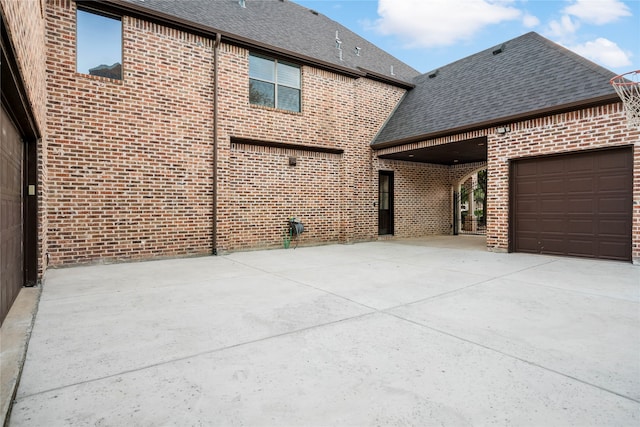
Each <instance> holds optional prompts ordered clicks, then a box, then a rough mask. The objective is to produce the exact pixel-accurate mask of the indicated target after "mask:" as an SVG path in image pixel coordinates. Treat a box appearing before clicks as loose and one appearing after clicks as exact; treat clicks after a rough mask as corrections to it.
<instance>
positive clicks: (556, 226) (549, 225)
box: [511, 148, 633, 261]
mask: <svg viewBox="0 0 640 427" xmlns="http://www.w3.org/2000/svg"><path fill="white" fill-rule="evenodd" d="M511 185H512V187H511V188H512V189H513V193H512V205H511V206H512V213H513V215H512V236H513V239H512V249H513V250H514V251H516V252H529V253H541V254H553V255H570V256H579V257H589V258H603V259H615V260H625V261H628V260H631V216H632V200H633V196H632V194H633V193H632V188H633V152H632V150H631V148H624V149H613V150H600V151H591V152H586V153H579V154H570V155H561V156H549V157H544V158H536V159H527V160H520V161H516V162H514V163H513V169H512V174H511Z"/></svg>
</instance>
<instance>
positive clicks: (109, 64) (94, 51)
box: [76, 9, 122, 80]
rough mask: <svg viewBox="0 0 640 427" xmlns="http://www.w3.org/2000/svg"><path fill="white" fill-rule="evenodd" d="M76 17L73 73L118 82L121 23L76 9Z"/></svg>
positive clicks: (119, 73) (116, 19) (120, 77)
mask: <svg viewBox="0 0 640 427" xmlns="http://www.w3.org/2000/svg"><path fill="white" fill-rule="evenodd" d="M76 16H77V21H76V24H77V27H76V55H77V57H76V71H77V72H79V73H83V74H91V75H93V76H101V77H108V78H110V79H116V80H122V22H121V20H120V19H118V18H116V17H108V16H104V15H99V14H97V13H92V12H89V11H86V10H80V9H78V11H77V15H76Z"/></svg>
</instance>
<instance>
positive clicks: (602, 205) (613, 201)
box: [598, 195, 631, 214]
mask: <svg viewBox="0 0 640 427" xmlns="http://www.w3.org/2000/svg"><path fill="white" fill-rule="evenodd" d="M628 202H629V199H628V198H627V197H625V196H624V195H620V196H618V197H600V198H599V199H598V211H599V212H600V213H603V214H614V213H621V214H625V213H627V212H628V211H629V209H630V208H631V205H630V204H629V203H628Z"/></svg>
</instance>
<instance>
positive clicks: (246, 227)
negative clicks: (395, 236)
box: [217, 45, 404, 252]
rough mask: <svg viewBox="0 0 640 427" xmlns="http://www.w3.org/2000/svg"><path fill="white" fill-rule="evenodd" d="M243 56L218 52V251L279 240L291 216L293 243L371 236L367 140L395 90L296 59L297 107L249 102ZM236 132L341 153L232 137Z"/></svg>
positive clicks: (372, 192) (372, 193)
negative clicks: (296, 226) (297, 233)
mask: <svg viewBox="0 0 640 427" xmlns="http://www.w3.org/2000/svg"><path fill="white" fill-rule="evenodd" d="M248 55H249V51H247V50H246V49H242V48H238V47H233V46H226V45H223V46H222V49H221V51H220V58H219V64H220V73H221V74H220V79H219V91H220V100H221V101H220V115H219V116H220V121H219V151H218V153H219V163H218V167H219V168H218V173H219V184H218V201H219V204H218V248H217V249H218V251H221V252H224V251H232V250H237V249H244V248H256V247H279V246H282V232H283V230H284V227H285V226H286V221H287V218H289V217H291V216H294V217H297V218H299V219H300V220H301V221H302V222H303V223H304V224H305V226H306V230H307V231H306V232H305V234H304V235H303V236H302V239H301V244H318V243H325V242H339V241H340V242H348V241H359V240H370V239H372V238H375V236H376V235H377V228H376V227H377V222H376V221H377V211H376V210H375V209H376V208H375V207H374V206H373V202H374V201H375V200H376V197H377V196H376V194H377V172H376V178H375V180H376V181H375V185H376V187H374V186H373V185H372V182H373V178H372V175H373V173H374V171H373V170H372V167H371V156H372V151H371V148H370V146H369V144H370V142H371V140H372V139H373V137H374V135H375V134H376V132H377V131H378V130H379V129H380V127H381V126H382V124H383V123H384V121H385V120H386V118H387V117H388V115H389V114H390V112H391V111H392V110H393V108H394V107H395V106H396V104H397V102H398V101H399V100H400V98H401V96H402V94H403V93H404V90H402V89H398V88H395V87H392V86H389V85H385V84H382V83H378V82H375V81H371V80H367V79H358V80H355V79H353V78H350V77H345V76H341V75H338V74H335V73H331V72H328V71H323V70H319V69H315V68H312V67H308V66H303V67H302V88H301V89H302V111H301V112H300V113H292V112H285V111H279V110H276V109H272V108H264V107H257V106H254V105H250V104H249V100H248V96H247V93H248V89H247V87H248V79H249V69H248ZM365 112H367V113H368V114H365ZM232 138H233V140H232ZM238 138H239V139H251V140H258V141H265V142H275V143H286V144H299V145H303V146H307V147H309V146H310V147H314V146H316V147H324V148H333V149H338V150H342V153H341V154H331V153H321V152H313V151H302V150H295V149H283V148H274V147H270V148H264V147H256V146H252V145H247V144H234V143H233V141H235V140H236V139H238ZM289 156H295V157H297V166H289V165H288V158H289ZM239 221H240V222H241V223H242V224H243V226H242V227H238V226H237V224H238V222H239Z"/></svg>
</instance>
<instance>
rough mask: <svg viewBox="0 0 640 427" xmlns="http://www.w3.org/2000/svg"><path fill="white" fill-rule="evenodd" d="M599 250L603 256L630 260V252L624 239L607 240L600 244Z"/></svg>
mask: <svg viewBox="0 0 640 427" xmlns="http://www.w3.org/2000/svg"><path fill="white" fill-rule="evenodd" d="M598 252H599V254H600V257H601V258H607V259H617V260H620V261H628V259H629V256H628V255H627V253H628V252H629V250H628V247H627V243H626V242H624V241H619V242H616V241H607V242H601V243H600V245H599V246H598Z"/></svg>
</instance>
